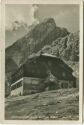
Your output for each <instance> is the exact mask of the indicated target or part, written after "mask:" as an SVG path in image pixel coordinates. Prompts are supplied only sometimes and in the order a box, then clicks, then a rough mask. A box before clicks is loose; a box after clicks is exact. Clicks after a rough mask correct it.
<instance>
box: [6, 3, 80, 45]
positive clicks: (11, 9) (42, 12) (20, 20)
mask: <svg viewBox="0 0 84 125" xmlns="http://www.w3.org/2000/svg"><path fill="white" fill-rule="evenodd" d="M48 17H52V18H54V19H55V22H56V25H57V26H60V27H64V28H67V29H68V31H70V32H76V31H78V30H79V6H78V5H63V4H62V5H55V4H50V5H49V4H38V5H31V4H22V5H21V4H7V5H6V7H5V29H6V31H7V32H6V39H7V40H6V46H9V45H10V44H12V40H13V42H14V41H15V40H17V39H18V36H15V37H16V39H15V38H13V37H14V35H13V37H12V35H11V43H10V33H11V32H12V34H13V33H16V32H14V31H13V29H15V31H17V30H18V28H20V27H21V26H23V27H25V29H26V28H27V26H29V25H32V24H33V23H36V24H37V23H39V22H40V21H41V20H43V19H44V18H48ZM24 24H26V25H24ZM21 30H22V29H21ZM23 30H24V29H23ZM19 32H20V31H19ZM25 32H26V30H25ZM21 34H23V32H22V31H21ZM16 35H18V34H16ZM21 36H22V35H21ZM19 37H20V33H19Z"/></svg>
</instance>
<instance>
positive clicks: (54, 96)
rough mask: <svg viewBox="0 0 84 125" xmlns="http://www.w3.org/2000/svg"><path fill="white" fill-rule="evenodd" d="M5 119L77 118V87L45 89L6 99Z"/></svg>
mask: <svg viewBox="0 0 84 125" xmlns="http://www.w3.org/2000/svg"><path fill="white" fill-rule="evenodd" d="M5 104H6V106H5V109H6V112H5V117H6V119H24V120H27V119H34V120H35V119H40V120H47V119H52V120H53V119H55V120H78V115H79V94H78V89H61V90H53V91H46V92H43V93H37V94H33V95H27V96H20V97H12V98H11V97H9V98H7V99H6V103H5Z"/></svg>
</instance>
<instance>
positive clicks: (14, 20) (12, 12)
mask: <svg viewBox="0 0 84 125" xmlns="http://www.w3.org/2000/svg"><path fill="white" fill-rule="evenodd" d="M37 11H38V5H35V4H34V5H27V6H20V5H19V6H17V5H16V6H15V5H12V6H11V5H9V6H7V7H6V18H5V24H6V25H5V27H6V30H13V29H15V30H17V28H18V27H20V25H22V26H26V25H27V26H29V25H32V24H33V23H34V24H37V23H39V21H38V19H36V18H35V13H36V12H37ZM25 28H26V27H25Z"/></svg>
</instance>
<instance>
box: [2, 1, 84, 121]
mask: <svg viewBox="0 0 84 125" xmlns="http://www.w3.org/2000/svg"><path fill="white" fill-rule="evenodd" d="M81 42H82V41H81ZM80 50H81V49H80V4H53V3H51V4H48V3H47V4H42V3H41V4H40V3H39V4H5V83H4V84H5V85H4V86H5V90H4V91H5V94H4V99H5V101H4V110H5V111H4V119H5V120H32V121H33V120H37V121H39V120H42V121H45V120H48V121H50V120H52V121H55V120H56V121H59V120H61V121H76V122H77V121H79V119H80V118H79V117H80V104H81V102H80V101H81V100H80V92H81V87H80V86H81V85H82V82H81V83H80V64H81V63H80ZM80 84H81V85H80Z"/></svg>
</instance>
